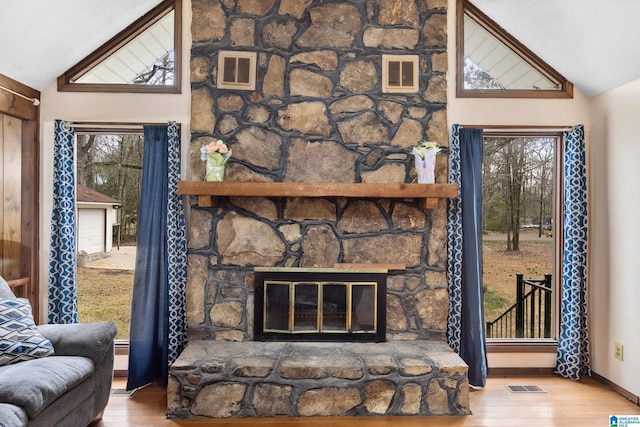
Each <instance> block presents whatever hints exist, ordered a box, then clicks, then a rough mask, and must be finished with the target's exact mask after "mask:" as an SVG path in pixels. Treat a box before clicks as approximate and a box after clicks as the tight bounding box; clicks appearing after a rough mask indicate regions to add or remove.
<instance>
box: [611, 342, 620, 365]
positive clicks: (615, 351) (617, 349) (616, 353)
mask: <svg viewBox="0 0 640 427" xmlns="http://www.w3.org/2000/svg"><path fill="white" fill-rule="evenodd" d="M613 357H614V358H616V359H618V360H620V361H622V344H620V343H618V342H616V343H613Z"/></svg>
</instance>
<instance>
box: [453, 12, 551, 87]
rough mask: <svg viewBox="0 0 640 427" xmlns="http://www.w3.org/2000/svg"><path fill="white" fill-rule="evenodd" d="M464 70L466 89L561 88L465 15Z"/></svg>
mask: <svg viewBox="0 0 640 427" xmlns="http://www.w3.org/2000/svg"><path fill="white" fill-rule="evenodd" d="M463 70H464V88H465V89H503V90H506V89H512V90H560V89H561V88H560V87H559V86H558V85H557V84H555V83H554V82H553V81H551V80H550V79H548V78H547V77H546V76H545V75H544V74H542V73H541V72H540V71H538V70H537V69H536V68H535V67H533V66H532V65H531V64H530V63H529V62H527V61H526V60H524V59H523V58H522V57H520V55H518V54H517V53H516V52H514V51H513V50H512V49H511V48H509V47H508V46H507V45H506V44H504V43H503V42H502V41H500V40H499V39H498V38H496V37H495V36H494V35H492V34H491V33H490V32H489V31H487V30H486V29H485V28H484V27H483V26H482V25H480V24H478V23H477V22H476V21H475V20H474V19H472V18H471V17H469V16H468V15H465V16H464V65H463Z"/></svg>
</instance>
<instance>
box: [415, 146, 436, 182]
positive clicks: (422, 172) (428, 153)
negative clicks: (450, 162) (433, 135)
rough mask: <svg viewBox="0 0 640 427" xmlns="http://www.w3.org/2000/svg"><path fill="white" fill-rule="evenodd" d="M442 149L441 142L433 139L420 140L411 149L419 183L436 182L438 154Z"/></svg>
mask: <svg viewBox="0 0 640 427" xmlns="http://www.w3.org/2000/svg"><path fill="white" fill-rule="evenodd" d="M440 151H442V147H440V144H438V143H437V142H433V141H420V143H419V144H418V146H417V147H413V150H412V151H411V152H412V153H413V156H414V160H415V165H416V171H418V183H420V184H432V183H434V182H435V176H434V172H435V168H436V154H438V153H439V152H440Z"/></svg>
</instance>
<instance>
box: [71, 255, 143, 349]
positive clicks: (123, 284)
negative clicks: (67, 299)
mask: <svg viewBox="0 0 640 427" xmlns="http://www.w3.org/2000/svg"><path fill="white" fill-rule="evenodd" d="M132 286H133V271H131V270H110V269H99V268H78V320H79V321H80V322H101V321H107V320H111V321H113V322H115V323H116V325H117V326H118V335H117V336H116V339H118V340H128V339H129V319H130V313H131V289H132Z"/></svg>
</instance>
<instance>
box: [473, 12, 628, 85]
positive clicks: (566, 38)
mask: <svg viewBox="0 0 640 427" xmlns="http://www.w3.org/2000/svg"><path fill="white" fill-rule="evenodd" d="M471 2H472V3H473V4H474V5H475V6H476V7H477V8H478V9H480V10H481V11H482V12H484V14H485V15H487V16H489V17H490V18H491V19H493V20H494V21H495V22H497V23H498V24H499V25H500V26H501V27H502V28H504V29H505V30H507V32H509V33H510V34H511V35H512V36H514V37H515V38H516V39H518V40H519V41H520V42H521V43H522V44H524V45H525V46H526V47H528V48H529V49H530V50H531V51H533V52H534V53H535V54H536V55H538V56H539V57H540V58H542V59H543V60H544V61H545V62H546V63H547V64H549V65H551V66H552V67H553V68H555V69H556V71H558V72H559V73H560V74H562V75H563V76H565V77H566V78H567V79H568V80H569V81H570V82H572V83H573V84H574V86H575V87H576V88H577V89H578V90H579V91H580V92H582V93H583V94H584V95H586V96H588V97H592V96H595V95H598V94H600V93H602V92H606V91H607V90H610V89H613V88H616V87H618V86H621V85H623V84H625V83H629V82H631V81H634V80H637V79H640V42H639V41H640V1H638V0H471Z"/></svg>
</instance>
